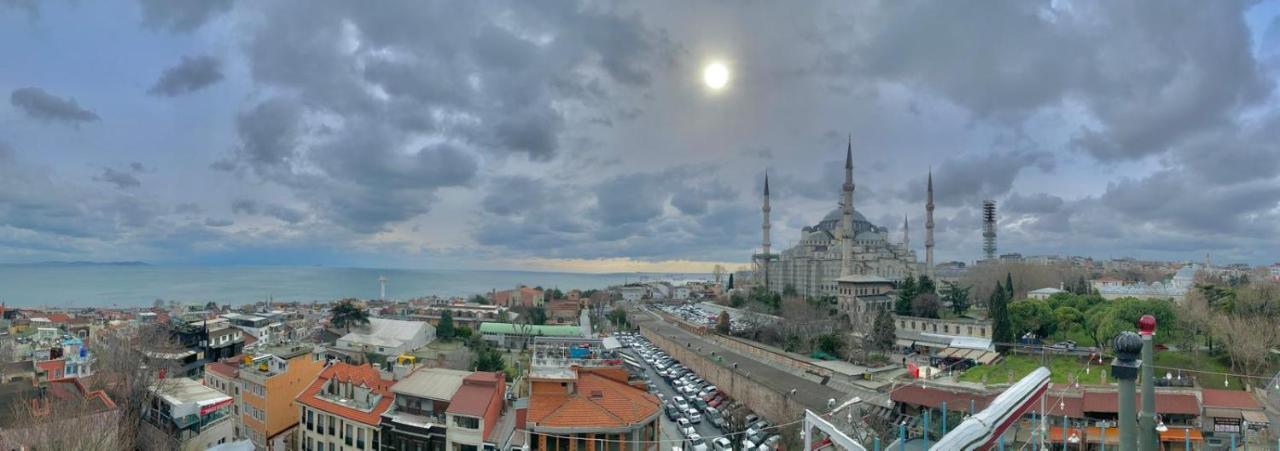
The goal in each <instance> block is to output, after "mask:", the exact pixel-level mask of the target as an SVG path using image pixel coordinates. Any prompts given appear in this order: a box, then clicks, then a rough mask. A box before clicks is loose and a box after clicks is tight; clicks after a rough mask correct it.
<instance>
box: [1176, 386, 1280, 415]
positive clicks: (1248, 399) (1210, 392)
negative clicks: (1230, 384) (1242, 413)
mask: <svg viewBox="0 0 1280 451" xmlns="http://www.w3.org/2000/svg"><path fill="white" fill-rule="evenodd" d="M1201 396H1202V397H1203V398H1204V406H1205V407H1226V408H1230V409H1242V410H1262V405H1261V404H1259V403H1258V398H1254V397H1253V394H1252V393H1249V392H1247V391H1237V390H1218V389H1213V388H1206V389H1203V390H1202V391H1201ZM1156 399H1159V397H1156Z"/></svg>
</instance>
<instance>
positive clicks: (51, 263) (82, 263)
mask: <svg viewBox="0 0 1280 451" xmlns="http://www.w3.org/2000/svg"><path fill="white" fill-rule="evenodd" d="M0 266H49V267H69V266H151V265H149V264H147V262H139V261H122V262H91V261H70V262H67V261H47V262H38V263H0Z"/></svg>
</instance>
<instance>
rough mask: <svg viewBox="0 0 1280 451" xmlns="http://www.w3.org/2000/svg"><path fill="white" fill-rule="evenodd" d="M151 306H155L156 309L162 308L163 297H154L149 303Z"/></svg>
mask: <svg viewBox="0 0 1280 451" xmlns="http://www.w3.org/2000/svg"><path fill="white" fill-rule="evenodd" d="M151 308H156V309H162V308H164V299H160V298H156V300H155V302H152V303H151Z"/></svg>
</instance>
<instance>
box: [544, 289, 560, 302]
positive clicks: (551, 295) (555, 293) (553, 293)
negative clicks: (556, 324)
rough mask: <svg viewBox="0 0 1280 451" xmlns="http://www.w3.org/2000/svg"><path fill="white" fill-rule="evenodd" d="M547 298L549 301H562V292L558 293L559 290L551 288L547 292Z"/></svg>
mask: <svg viewBox="0 0 1280 451" xmlns="http://www.w3.org/2000/svg"><path fill="white" fill-rule="evenodd" d="M547 298H548V299H549V300H556V299H564V292H563V291H560V289H559V288H552V289H551V290H550V291H547Z"/></svg>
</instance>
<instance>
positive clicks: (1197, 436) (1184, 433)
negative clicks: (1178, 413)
mask: <svg viewBox="0 0 1280 451" xmlns="http://www.w3.org/2000/svg"><path fill="white" fill-rule="evenodd" d="M1188 439H1190V440H1191V441H1193V442H1203V441H1204V434H1201V433H1200V430H1199V429H1196V428H1176V429H1175V428H1169V430H1167V431H1164V432H1161V433H1160V441H1162V442H1182V441H1185V440H1188Z"/></svg>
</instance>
